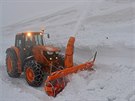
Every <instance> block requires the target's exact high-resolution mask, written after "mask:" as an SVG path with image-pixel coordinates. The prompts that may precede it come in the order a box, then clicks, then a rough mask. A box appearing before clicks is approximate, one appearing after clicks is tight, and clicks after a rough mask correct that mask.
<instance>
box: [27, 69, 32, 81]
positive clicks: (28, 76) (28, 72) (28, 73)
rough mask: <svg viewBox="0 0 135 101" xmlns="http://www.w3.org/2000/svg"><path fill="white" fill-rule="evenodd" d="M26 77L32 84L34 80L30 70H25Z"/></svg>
mask: <svg viewBox="0 0 135 101" xmlns="http://www.w3.org/2000/svg"><path fill="white" fill-rule="evenodd" d="M26 77H27V79H28V81H29V82H32V81H33V80H34V72H33V70H32V69H31V68H27V70H26Z"/></svg>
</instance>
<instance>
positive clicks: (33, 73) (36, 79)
mask: <svg viewBox="0 0 135 101" xmlns="http://www.w3.org/2000/svg"><path fill="white" fill-rule="evenodd" d="M24 69H25V70H24V72H25V79H26V81H27V83H28V84H29V85H30V86H34V87H39V86H40V85H41V84H42V83H43V78H44V75H43V71H42V67H41V65H40V64H38V63H37V62H36V61H35V60H29V61H27V62H26V63H25V66H24Z"/></svg>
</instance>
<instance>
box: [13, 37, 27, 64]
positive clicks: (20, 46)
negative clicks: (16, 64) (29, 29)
mask: <svg viewBox="0 0 135 101" xmlns="http://www.w3.org/2000/svg"><path fill="white" fill-rule="evenodd" d="M15 46H16V47H17V48H18V49H19V51H20V59H21V63H22V62H23V60H24V59H25V48H24V35H16V42H15Z"/></svg>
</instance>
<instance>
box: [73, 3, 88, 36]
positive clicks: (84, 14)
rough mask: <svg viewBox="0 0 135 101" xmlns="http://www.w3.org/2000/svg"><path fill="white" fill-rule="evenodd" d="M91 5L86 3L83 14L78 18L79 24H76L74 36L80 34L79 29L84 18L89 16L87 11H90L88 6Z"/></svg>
mask: <svg viewBox="0 0 135 101" xmlns="http://www.w3.org/2000/svg"><path fill="white" fill-rule="evenodd" d="M89 6H90V5H88V4H86V3H84V5H83V8H84V9H83V10H82V14H81V15H80V18H79V19H78V21H77V24H76V26H75V29H74V31H73V34H74V36H76V35H77V34H78V30H79V29H80V27H81V25H82V23H83V20H84V19H85V17H86V16H87V12H88V8H89Z"/></svg>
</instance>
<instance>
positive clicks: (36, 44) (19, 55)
mask: <svg viewBox="0 0 135 101" xmlns="http://www.w3.org/2000/svg"><path fill="white" fill-rule="evenodd" d="M43 34H44V33H43V32H24V33H19V34H17V35H16V38H15V46H12V47H10V48H8V49H7V50H6V54H7V56H6V66H7V73H8V75H9V76H10V77H13V78H17V77H19V76H20V75H21V74H22V73H23V72H24V75H25V79H26V81H27V83H28V84H29V85H30V86H35V87H38V86H40V85H41V84H42V82H43V80H44V79H46V78H47V76H48V75H50V74H51V73H52V72H55V71H58V70H61V69H63V67H64V57H63V56H62V55H61V54H60V49H59V48H56V47H53V46H47V45H44V43H43Z"/></svg>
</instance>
